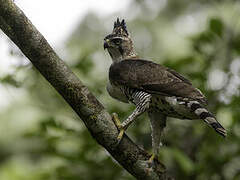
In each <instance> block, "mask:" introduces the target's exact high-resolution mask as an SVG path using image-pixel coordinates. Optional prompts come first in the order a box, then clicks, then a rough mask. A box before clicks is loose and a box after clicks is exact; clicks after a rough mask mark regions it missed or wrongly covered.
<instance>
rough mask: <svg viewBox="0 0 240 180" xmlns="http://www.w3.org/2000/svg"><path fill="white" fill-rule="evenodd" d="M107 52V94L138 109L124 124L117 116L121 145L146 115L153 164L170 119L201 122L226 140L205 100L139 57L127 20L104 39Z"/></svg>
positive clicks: (163, 69) (188, 84) (168, 71)
mask: <svg viewBox="0 0 240 180" xmlns="http://www.w3.org/2000/svg"><path fill="white" fill-rule="evenodd" d="M104 49H107V50H108V52H109V54H110V56H111V58H112V65H111V67H110V69H109V81H110V82H109V83H108V85H107V91H108V93H109V94H110V96H112V97H113V98H115V99H117V100H119V101H122V102H126V103H128V102H131V103H133V104H134V105H135V106H136V108H135V110H134V111H133V112H132V114H131V115H130V116H129V117H128V118H127V119H126V120H125V121H123V122H122V123H121V122H120V121H119V120H118V118H117V117H116V116H114V118H113V119H114V120H115V124H116V125H117V127H118V129H119V130H120V133H119V136H118V140H119V141H120V140H121V138H122V136H123V133H124V131H125V130H126V129H127V127H128V126H129V125H130V124H131V123H132V122H133V121H134V120H135V119H136V118H137V117H138V116H139V115H141V114H142V113H143V112H147V113H148V115H149V118H150V122H151V128H152V146H153V156H152V157H151V158H150V160H151V161H152V160H153V159H154V156H155V155H157V154H158V151H159V147H160V141H161V136H162V132H163V129H164V127H165V125H166V118H167V117H174V118H179V119H190V120H192V119H200V120H203V121H204V122H206V123H207V124H208V125H210V126H211V127H212V128H213V129H214V130H215V131H216V132H217V133H219V134H220V135H222V136H224V137H225V136H226V134H227V133H226V130H225V129H224V128H223V126H222V125H221V124H220V123H219V122H218V121H217V120H216V118H215V116H214V115H213V114H212V113H210V112H209V111H208V110H207V109H206V107H205V104H206V98H205V96H204V95H203V94H202V93H201V91H200V90H198V89H197V88H195V87H193V85H192V83H191V82H190V81H189V80H188V79H186V78H185V77H183V76H182V75H181V74H179V73H177V72H176V71H174V70H172V69H169V68H167V67H164V66H161V65H159V64H156V63H154V62H152V61H149V60H144V59H141V58H139V57H138V56H137V55H136V53H135V50H134V48H133V42H132V40H131V38H130V36H129V33H128V31H127V28H126V24H125V21H124V20H122V21H121V22H120V21H119V19H117V21H116V22H114V27H113V32H112V33H111V34H109V35H107V36H106V37H105V38H104Z"/></svg>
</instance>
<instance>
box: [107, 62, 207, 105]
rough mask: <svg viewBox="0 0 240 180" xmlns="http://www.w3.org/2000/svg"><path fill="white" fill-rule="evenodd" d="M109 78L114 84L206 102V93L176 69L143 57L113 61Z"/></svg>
mask: <svg viewBox="0 0 240 180" xmlns="http://www.w3.org/2000/svg"><path fill="white" fill-rule="evenodd" d="M109 80H110V82H111V83H112V84H114V85H120V86H127V87H129V88H135V89H139V90H142V91H145V92H148V93H151V94H160V95H164V96H177V97H186V98H190V99H195V100H199V101H200V102H202V103H206V99H205V97H204V95H203V94H202V93H201V92H200V91H199V90H198V89H196V88H194V87H193V86H192V83H191V82H190V81H189V80H188V79H186V78H184V77H183V76H182V75H180V74H179V73H177V72H176V71H174V70H172V69H169V68H166V67H164V66H161V65H159V64H156V63H153V62H151V61H146V60H142V59H127V60H123V61H120V62H116V63H113V64H112V65H111V67H110V70H109Z"/></svg>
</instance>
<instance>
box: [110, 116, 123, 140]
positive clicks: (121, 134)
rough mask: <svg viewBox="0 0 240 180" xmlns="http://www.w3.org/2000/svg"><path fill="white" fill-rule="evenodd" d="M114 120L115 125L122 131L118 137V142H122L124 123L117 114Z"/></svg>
mask: <svg viewBox="0 0 240 180" xmlns="http://www.w3.org/2000/svg"><path fill="white" fill-rule="evenodd" d="M112 119H113V121H114V124H115V125H116V126H117V128H118V130H119V131H120V132H119V134H118V137H117V140H118V142H120V141H121V139H122V137H123V134H124V132H125V129H124V128H123V127H122V123H121V121H120V120H119V118H118V115H117V114H116V113H113V114H112Z"/></svg>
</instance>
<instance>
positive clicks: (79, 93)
mask: <svg viewBox="0 0 240 180" xmlns="http://www.w3.org/2000/svg"><path fill="white" fill-rule="evenodd" d="M0 28H1V29H2V30H3V32H4V33H5V34H6V35H7V36H8V37H9V38H10V39H11V40H12V41H13V42H14V43H15V44H16V45H17V46H18V47H19V48H20V49H21V51H22V52H23V53H24V55H25V56H26V57H27V58H28V59H29V60H30V61H31V62H32V64H33V65H34V66H35V67H36V68H37V69H38V70H39V72H40V73H41V74H42V75H43V76H44V77H45V78H46V79H47V81H48V82H49V83H50V84H51V85H52V86H53V87H54V88H55V89H56V90H57V91H58V93H59V94H61V95H62V97H63V98H64V99H65V100H66V101H67V103H68V104H69V105H70V106H71V107H72V108H73V109H74V111H75V112H76V113H77V114H78V115H79V117H80V118H81V119H82V120H83V122H84V123H85V125H86V127H87V128H88V130H89V131H90V133H91V135H92V137H93V138H94V139H96V140H97V142H98V143H99V144H101V145H102V146H103V147H104V148H105V149H107V151H108V152H109V153H110V154H111V155H112V156H113V157H114V159H116V160H117V161H118V162H119V163H120V164H121V165H122V166H123V167H124V168H125V169H126V170H127V171H128V172H130V173H131V174H132V175H133V176H135V177H136V178H137V179H165V178H166V175H165V174H166V173H165V168H164V166H163V165H162V164H161V163H160V162H158V163H157V166H156V169H154V171H146V169H147V168H146V167H147V163H146V160H147V159H148V158H149V157H150V156H149V154H147V153H146V152H145V151H144V150H142V149H140V148H139V147H138V146H137V145H135V144H134V143H133V142H132V141H131V140H130V139H129V138H128V137H127V136H124V138H123V139H122V142H121V143H120V144H119V145H118V144H117V139H116V138H117V135H118V130H117V128H116V127H115V125H114V123H113V122H112V119H111V116H110V115H109V114H108V113H107V112H106V110H105V109H104V107H103V106H102V105H101V104H100V103H99V102H98V100H97V99H96V98H95V97H94V96H93V95H92V93H91V92H89V90H88V89H87V88H86V87H85V86H84V85H83V84H82V82H81V81H80V80H79V79H78V78H77V77H76V76H75V75H74V74H73V73H72V71H71V70H70V69H69V68H68V66H67V65H66V64H65V63H64V62H63V61H62V60H61V59H60V58H59V57H58V55H57V54H56V53H55V52H54V50H53V49H52V48H51V47H50V45H49V44H48V42H47V41H46V39H45V38H44V37H43V36H42V35H41V34H40V33H39V32H38V30H37V29H36V28H35V27H34V26H33V25H32V23H31V22H30V21H29V19H28V18H27V17H26V16H25V15H24V13H23V12H22V11H21V10H20V9H19V8H18V7H17V6H16V5H15V4H14V3H13V1H12V0H0Z"/></svg>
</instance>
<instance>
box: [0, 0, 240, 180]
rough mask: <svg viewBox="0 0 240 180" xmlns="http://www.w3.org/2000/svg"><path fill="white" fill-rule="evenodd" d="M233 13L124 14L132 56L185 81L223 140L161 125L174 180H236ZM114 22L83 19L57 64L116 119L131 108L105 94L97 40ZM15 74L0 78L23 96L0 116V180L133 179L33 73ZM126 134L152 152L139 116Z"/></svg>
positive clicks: (142, 8)
mask: <svg viewBox="0 0 240 180" xmlns="http://www.w3.org/2000/svg"><path fill="white" fill-rule="evenodd" d="M239 7H240V3H239V2H237V1H211V2H209V1H205V0H201V1H190V0H184V1H177V0H168V1H157V0H156V1H154V0H151V1H144V0H136V1H132V2H131V4H130V5H129V7H128V8H127V10H126V14H124V17H125V18H126V20H127V22H128V29H129V31H130V32H131V36H132V37H133V39H134V41H135V46H136V49H137V52H139V55H140V56H141V57H144V58H148V59H152V60H153V61H155V62H158V63H161V64H163V65H165V66H168V67H171V68H173V69H175V70H177V71H178V72H180V73H182V74H184V75H185V76H186V77H188V78H189V79H191V80H192V82H193V84H194V85H195V86H196V87H198V88H200V89H201V90H202V91H203V92H204V94H205V95H206V96H207V98H208V100H209V105H208V107H209V109H211V111H213V112H214V113H215V114H216V116H217V118H218V120H219V121H220V122H221V123H222V124H223V125H224V126H225V127H226V128H227V130H228V132H229V133H228V137H227V138H226V139H223V138H221V137H219V136H218V135H217V134H216V133H215V132H214V131H213V130H212V129H211V128H208V127H207V126H206V124H204V123H203V122H200V121H180V120H178V119H169V120H168V122H167V128H166V131H165V137H164V139H163V147H162V149H161V150H160V155H159V157H160V159H161V160H162V161H163V162H164V163H165V164H166V166H167V168H168V170H169V173H170V174H172V176H174V177H175V178H176V179H197V180H202V179H214V180H217V179H236V180H237V179H239V178H240V168H239V167H240V164H239V160H240V133H239V132H240V121H239V117H240V112H239V106H240V98H239V85H240V80H239V75H240V57H239V55H240V25H239V23H238V19H239V18H240V11H239V10H240V9H239ZM133 9H134V10H136V11H134V10H133ZM116 16H117V15H112V16H111V17H106V18H97V17H96V15H94V14H92V13H91V14H88V15H87V16H86V17H85V19H84V20H83V21H82V22H81V23H80V24H79V26H78V27H77V28H76V30H75V31H74V32H73V34H72V35H71V36H70V37H69V39H68V41H67V44H66V49H67V58H66V59H67V60H66V63H67V64H69V65H70V66H71V68H72V69H73V71H74V72H75V73H76V74H77V75H78V76H79V78H80V79H81V80H82V81H83V82H84V83H85V84H86V85H87V86H88V87H89V89H90V90H91V91H92V92H93V93H94V95H96V96H97V97H98V99H99V100H100V101H101V103H103V104H104V106H105V107H106V108H107V109H108V111H109V112H110V113H112V112H117V113H118V114H119V117H120V118H121V119H124V118H126V117H127V116H128V115H129V114H130V112H131V111H132V110H133V108H134V107H133V106H132V105H127V104H123V103H120V102H117V101H116V100H114V99H111V98H110V97H109V95H108V94H107V92H106V90H105V86H106V83H107V76H108V72H107V69H108V67H109V66H110V63H111V62H110V61H111V60H110V57H109V56H108V54H107V53H106V52H104V51H103V47H102V46H103V37H104V36H105V35H107V33H109V32H110V31H111V26H112V24H113V20H115V18H116ZM128 17H129V18H128ZM130 17H131V18H130ZM130 19H131V20H130ZM17 68H18V69H20V70H18V71H15V72H14V74H12V75H11V74H8V75H4V76H2V77H1V78H0V82H1V84H2V85H4V86H7V85H11V86H10V87H11V88H12V89H14V92H16V93H19V92H21V94H22V95H21V97H20V98H16V99H14V98H13V99H14V100H11V102H10V104H9V106H7V108H4V109H2V110H1V111H0V116H1V117H2V118H1V122H0V123H1V125H0V133H1V136H0V145H1V147H2V148H1V150H0V157H2V158H1V164H0V179H6V180H7V179H16V180H18V179H19V180H21V179H24V180H25V179H34V180H35V179H36V180H41V179H44V180H45V179H49V180H54V179H56V180H57V179H61V180H75V179H113V180H114V179H116V180H117V179H132V177H131V176H130V175H129V174H128V173H127V172H125V171H124V170H123V169H122V168H121V167H120V166H119V165H118V164H117V163H116V162H115V161H114V160H113V159H112V158H111V157H110V156H109V154H108V153H107V152H106V151H105V150H104V149H103V148H102V147H100V146H99V145H98V144H97V143H96V142H95V141H94V139H93V138H92V137H91V135H90V133H89V132H88V131H87V130H86V128H85V127H84V125H83V124H82V122H81V121H80V120H79V119H78V118H77V116H76V115H75V114H74V112H73V111H72V110H71V109H70V107H68V105H67V104H66V103H65V102H64V100H62V99H61V97H60V96H59V95H58V94H56V92H55V90H53V88H51V87H50V86H49V84H48V83H47V82H46V80H44V79H43V78H42V77H41V75H40V74H39V73H38V72H37V71H36V70H35V69H34V68H32V67H30V68H29V65H21V66H18V67H17ZM17 77H21V78H17ZM6 84H7V85H6ZM127 133H128V134H129V135H130V136H131V137H132V138H133V139H134V140H135V141H136V142H137V143H138V144H139V145H141V146H143V147H144V148H146V149H148V150H149V151H151V137H150V127H149V123H148V120H147V116H146V115H145V116H142V117H140V118H139V120H138V121H137V122H135V123H134V125H132V126H131V127H130V128H129V130H128V132H127Z"/></svg>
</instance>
